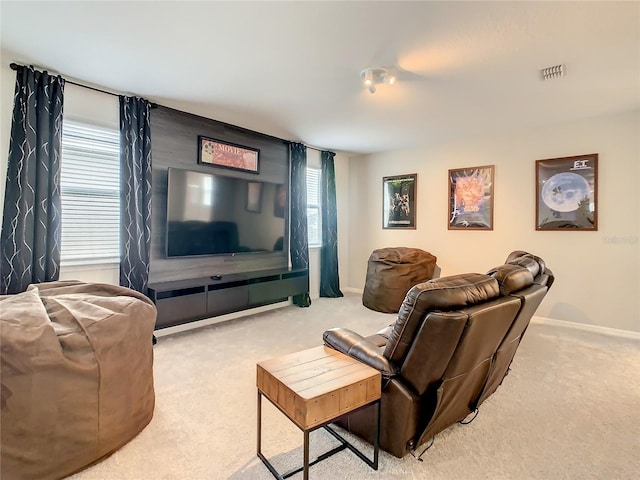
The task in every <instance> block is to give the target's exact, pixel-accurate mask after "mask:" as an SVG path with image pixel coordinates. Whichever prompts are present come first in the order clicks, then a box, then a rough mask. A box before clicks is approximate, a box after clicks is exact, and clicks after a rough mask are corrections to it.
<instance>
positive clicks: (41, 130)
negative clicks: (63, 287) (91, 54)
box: [0, 66, 65, 294]
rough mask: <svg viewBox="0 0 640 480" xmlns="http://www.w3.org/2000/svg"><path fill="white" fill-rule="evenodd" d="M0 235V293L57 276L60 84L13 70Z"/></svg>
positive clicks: (17, 290) (29, 71)
mask: <svg viewBox="0 0 640 480" xmlns="http://www.w3.org/2000/svg"><path fill="white" fill-rule="evenodd" d="M16 71H17V76H16V89H15V94H14V103H13V118H12V124H11V138H10V140H9V158H8V166H7V181H6V190H5V196H4V211H3V216H2V233H1V234H0V248H1V249H2V258H1V260H0V272H1V274H0V276H1V281H0V294H13V293H20V292H23V291H25V290H26V288H27V286H28V285H29V284H31V283H41V282H50V281H53V280H57V279H58V278H59V276H60V228H61V217H60V213H61V208H60V206H61V201H60V151H61V148H62V105H63V100H64V83H65V82H64V79H63V78H62V77H59V76H57V77H53V76H50V75H49V74H48V73H47V72H39V71H37V70H34V69H33V67H25V66H18V67H17V68H16Z"/></svg>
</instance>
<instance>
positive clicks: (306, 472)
mask: <svg viewBox="0 0 640 480" xmlns="http://www.w3.org/2000/svg"><path fill="white" fill-rule="evenodd" d="M303 465H304V472H303V474H302V478H303V479H304V480H309V432H308V431H306V430H305V432H304V464H303Z"/></svg>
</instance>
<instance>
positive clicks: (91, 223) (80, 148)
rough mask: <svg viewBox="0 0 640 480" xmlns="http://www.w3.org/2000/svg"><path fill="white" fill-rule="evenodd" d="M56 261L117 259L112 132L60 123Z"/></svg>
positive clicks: (116, 158)
mask: <svg viewBox="0 0 640 480" xmlns="http://www.w3.org/2000/svg"><path fill="white" fill-rule="evenodd" d="M60 163H61V174H60V193H61V201H62V243H61V249H60V250H61V251H60V253H61V265H63V266H65V265H86V264H99V263H117V262H119V261H120V139H119V133H118V131H117V130H112V129H105V128H100V127H96V126H93V125H87V124H80V123H75V122H71V121H67V120H65V121H63V126H62V158H61V162H60Z"/></svg>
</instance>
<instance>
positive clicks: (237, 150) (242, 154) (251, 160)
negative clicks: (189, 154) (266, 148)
mask: <svg viewBox="0 0 640 480" xmlns="http://www.w3.org/2000/svg"><path fill="white" fill-rule="evenodd" d="M259 162H260V150H259V149H257V148H250V147H243V146H241V145H236V144H234V143H228V142H223V141H221V140H215V139H213V138H208V137H203V136H202V135H199V136H198V163H199V164H202V165H212V166H215V167H223V168H231V169H233V170H240V171H243V172H250V173H260V163H259Z"/></svg>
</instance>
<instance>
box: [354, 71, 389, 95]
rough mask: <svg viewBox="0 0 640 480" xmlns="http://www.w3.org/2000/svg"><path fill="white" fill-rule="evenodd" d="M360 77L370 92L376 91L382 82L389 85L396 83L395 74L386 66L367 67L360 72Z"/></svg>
mask: <svg viewBox="0 0 640 480" xmlns="http://www.w3.org/2000/svg"><path fill="white" fill-rule="evenodd" d="M360 78H361V79H362V83H363V84H364V86H365V87H367V89H368V90H369V93H376V85H379V84H381V83H388V84H389V85H393V84H394V83H396V77H395V75H394V74H393V73H391V71H390V70H389V69H387V68H385V67H367V68H365V69H364V70H362V72H360Z"/></svg>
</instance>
